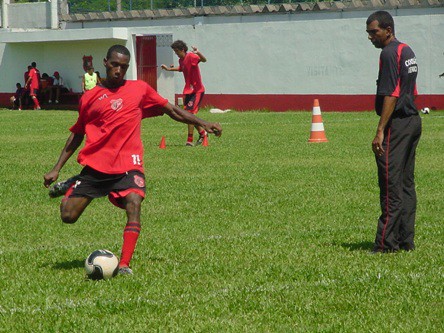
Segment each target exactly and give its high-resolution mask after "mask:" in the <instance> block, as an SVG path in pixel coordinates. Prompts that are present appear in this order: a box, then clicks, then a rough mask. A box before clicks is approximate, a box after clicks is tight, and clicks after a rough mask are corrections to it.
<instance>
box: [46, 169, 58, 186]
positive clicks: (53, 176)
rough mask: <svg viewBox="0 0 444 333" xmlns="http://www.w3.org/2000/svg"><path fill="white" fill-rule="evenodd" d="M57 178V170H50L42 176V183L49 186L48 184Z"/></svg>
mask: <svg viewBox="0 0 444 333" xmlns="http://www.w3.org/2000/svg"><path fill="white" fill-rule="evenodd" d="M57 178H59V173H58V171H55V170H51V171H50V172H48V173H47V174H45V175H44V176H43V185H44V186H45V187H49V185H51V184H52V183H54V182H55V181H56V180H57Z"/></svg>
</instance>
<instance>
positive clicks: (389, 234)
mask: <svg viewBox="0 0 444 333" xmlns="http://www.w3.org/2000/svg"><path fill="white" fill-rule="evenodd" d="M366 23H367V33H368V39H369V40H370V41H371V42H372V44H373V45H374V46H375V47H376V48H380V49H382V51H381V55H380V58H379V73H378V81H377V92H376V100H375V110H376V113H377V114H378V115H379V116H380V119H379V123H378V127H377V130H376V136H375V138H374V139H373V142H372V149H373V152H374V153H375V157H376V164H377V166H378V181H379V188H380V195H379V197H380V204H381V212H382V213H381V216H380V217H379V220H378V227H377V232H376V239H375V245H374V248H373V252H395V251H398V250H400V249H402V250H406V251H410V250H413V249H414V248H415V244H414V240H413V238H414V234H415V215H416V191H415V179H414V169H415V152H416V147H417V145H418V142H419V138H420V136H421V118H420V117H419V115H418V110H417V108H416V106H415V104H414V99H415V96H416V95H417V91H416V76H417V74H418V65H417V63H416V57H415V54H414V53H413V51H412V49H411V48H410V47H409V46H408V45H406V44H404V43H401V42H399V41H398V40H397V39H396V37H395V24H394V21H393V17H392V16H391V15H390V14H389V13H388V12H386V11H377V12H375V13H373V14H371V15H370V16H369V18H368V19H367V22H366Z"/></svg>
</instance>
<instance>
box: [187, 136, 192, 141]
mask: <svg viewBox="0 0 444 333" xmlns="http://www.w3.org/2000/svg"><path fill="white" fill-rule="evenodd" d="M187 142H193V134H188V139H187Z"/></svg>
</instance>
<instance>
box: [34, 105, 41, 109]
mask: <svg viewBox="0 0 444 333" xmlns="http://www.w3.org/2000/svg"><path fill="white" fill-rule="evenodd" d="M41 109H42V108H41V107H40V106H37V107H36V108H34V110H41Z"/></svg>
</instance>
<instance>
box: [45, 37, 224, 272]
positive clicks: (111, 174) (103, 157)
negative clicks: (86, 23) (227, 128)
mask: <svg viewBox="0 0 444 333" xmlns="http://www.w3.org/2000/svg"><path fill="white" fill-rule="evenodd" d="M129 62H130V53H129V51H128V49H127V48H126V47H124V46H122V45H114V46H112V47H111V48H110V49H109V50H108V53H107V55H106V58H105V59H104V65H105V68H106V75H107V76H106V79H105V80H104V81H103V82H102V84H101V85H98V86H96V87H94V88H93V89H91V90H88V91H86V92H85V94H84V95H83V96H82V98H81V100H80V105H79V117H78V119H77V122H76V123H75V124H74V125H73V126H72V127H71V128H70V131H71V135H70V136H69V138H68V140H67V142H66V144H65V147H64V148H63V150H62V152H61V154H60V157H59V159H58V161H57V163H56V164H55V166H54V167H53V169H52V170H51V171H49V172H48V173H46V174H45V175H44V185H45V186H46V187H48V186H49V185H50V184H51V183H52V182H54V181H56V180H57V178H58V176H59V172H60V170H61V169H62V167H63V166H64V164H65V163H66V162H67V161H68V159H69V158H70V157H71V156H72V154H73V153H74V152H75V151H76V150H77V148H78V147H79V146H80V145H81V143H82V141H83V139H84V137H85V136H86V142H85V146H84V147H83V149H81V150H80V152H79V154H78V159H77V160H78V162H79V163H80V164H81V165H83V166H84V168H83V170H82V172H81V173H80V176H79V177H78V179H77V180H76V181H75V183H74V185H73V186H72V187H70V189H69V190H68V192H67V193H66V194H65V197H64V198H63V200H62V203H61V207H60V211H61V218H62V221H63V222H65V223H74V222H76V221H77V219H78V218H79V217H80V215H81V214H82V213H83V211H84V210H85V208H86V207H87V206H88V205H89V204H90V202H91V201H92V200H93V199H94V198H98V197H103V196H106V195H108V197H109V199H110V201H111V202H112V203H113V204H115V205H117V206H118V207H120V208H123V209H125V210H126V215H127V223H126V226H125V228H124V232H123V245H122V252H121V257H120V263H119V273H120V274H132V270H131V269H130V268H129V265H130V261H131V258H132V255H133V253H134V250H135V247H136V243H137V239H138V237H139V233H140V228H141V224H140V211H141V203H142V201H143V199H144V197H145V176H144V159H143V146H142V141H141V137H140V131H141V120H142V119H143V118H148V117H154V116H161V115H163V114H167V115H168V116H170V117H171V118H172V119H174V120H176V121H180V122H184V123H190V124H193V125H199V126H202V127H203V128H205V130H206V131H207V132H209V133H214V134H216V135H217V136H220V135H221V133H222V128H221V126H220V125H219V124H218V123H210V122H207V121H204V120H202V119H199V118H197V117H196V116H194V115H193V114H191V113H188V112H186V111H184V110H182V109H180V108H178V107H176V106H174V105H172V104H170V103H168V101H167V100H166V99H164V98H163V97H161V96H160V95H159V94H157V92H156V91H155V90H154V89H153V88H151V87H150V86H149V85H148V84H147V83H145V82H143V81H130V80H125V79H124V76H125V74H126V71H127V69H128V66H129Z"/></svg>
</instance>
